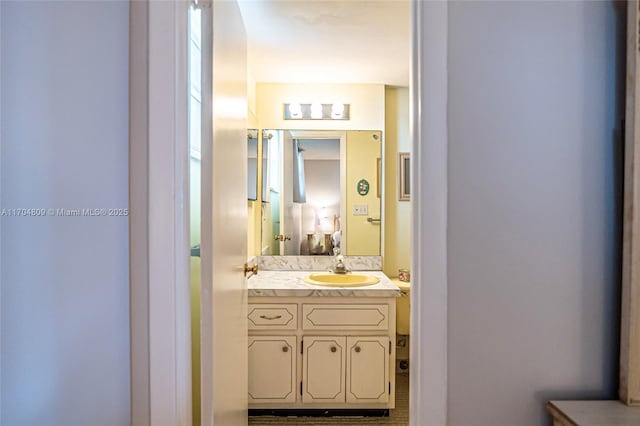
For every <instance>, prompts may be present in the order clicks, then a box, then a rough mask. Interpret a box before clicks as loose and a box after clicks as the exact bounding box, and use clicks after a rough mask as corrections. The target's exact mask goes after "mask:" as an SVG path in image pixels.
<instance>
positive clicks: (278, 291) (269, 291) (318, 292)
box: [247, 271, 402, 297]
mask: <svg viewBox="0 0 640 426" xmlns="http://www.w3.org/2000/svg"><path fill="white" fill-rule="evenodd" d="M318 272H320V273H322V272H326V271H260V272H259V273H258V275H254V276H252V277H251V278H249V280H248V281H247V283H248V296H249V297H274V296H279V297H400V296H401V295H402V293H401V291H400V288H399V287H398V286H396V285H395V284H393V282H392V281H391V280H390V279H389V277H387V276H386V275H385V274H384V273H383V272H382V271H358V273H363V274H367V275H371V276H374V277H376V278H378V279H379V280H380V282H379V283H377V284H373V285H370V286H366V287H323V286H316V285H313V284H308V283H306V282H305V281H304V278H305V277H306V276H308V275H309V274H311V273H318Z"/></svg>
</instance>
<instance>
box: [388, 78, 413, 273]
mask: <svg viewBox="0 0 640 426" xmlns="http://www.w3.org/2000/svg"><path fill="white" fill-rule="evenodd" d="M385 106H386V113H385V130H386V135H385V158H386V160H385V161H386V163H385V167H386V170H385V176H386V179H385V196H386V198H385V230H384V258H383V261H382V265H383V268H382V269H383V271H384V273H385V274H387V275H389V276H392V277H395V276H397V275H398V269H399V268H407V269H409V268H410V267H411V202H410V201H398V179H397V177H398V152H410V151H411V137H410V133H409V89H407V88H395V87H387V88H386V90H385Z"/></svg>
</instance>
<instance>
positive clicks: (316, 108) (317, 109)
mask: <svg viewBox="0 0 640 426" xmlns="http://www.w3.org/2000/svg"><path fill="white" fill-rule="evenodd" d="M349 107H350V105H349V104H343V103H341V102H336V103H333V104H322V103H320V102H313V103H309V104H301V103H298V102H291V103H285V104H284V119H285V120H349V112H350V108H349Z"/></svg>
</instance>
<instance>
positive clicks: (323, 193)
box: [261, 130, 384, 256]
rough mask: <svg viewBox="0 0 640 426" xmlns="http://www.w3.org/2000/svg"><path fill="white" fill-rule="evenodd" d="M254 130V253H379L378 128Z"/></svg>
mask: <svg viewBox="0 0 640 426" xmlns="http://www.w3.org/2000/svg"><path fill="white" fill-rule="evenodd" d="M262 135H263V137H262V143H263V146H262V154H263V156H262V161H263V167H262V170H263V174H262V191H263V197H262V200H263V203H262V241H261V253H262V255H294V256H295V255H318V256H322V255H325V256H326V255H333V254H337V253H340V254H344V255H361V256H379V255H380V239H381V226H382V223H381V200H382V198H381V196H380V193H379V190H378V188H380V187H381V186H382V182H381V180H383V179H384V176H383V175H382V172H381V165H380V164H381V161H380V159H381V152H382V142H381V140H382V133H381V132H380V131H365V130H348V131H330V130H321V131H312V130H264V131H263V133H262Z"/></svg>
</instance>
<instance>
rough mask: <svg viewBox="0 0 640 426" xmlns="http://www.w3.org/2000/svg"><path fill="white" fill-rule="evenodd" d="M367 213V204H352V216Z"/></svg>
mask: <svg viewBox="0 0 640 426" xmlns="http://www.w3.org/2000/svg"><path fill="white" fill-rule="evenodd" d="M368 214H369V206H368V205H367V204H354V205H353V215H354V216H366V215H368Z"/></svg>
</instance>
